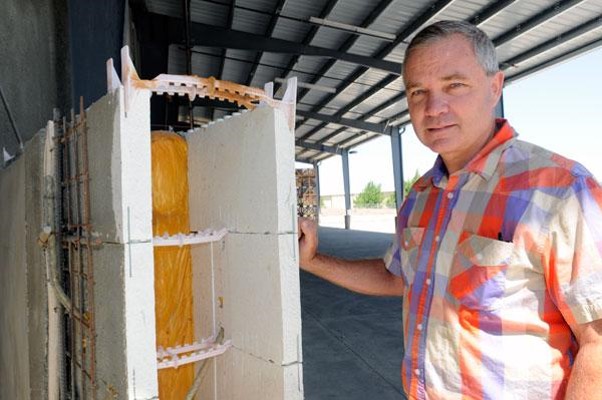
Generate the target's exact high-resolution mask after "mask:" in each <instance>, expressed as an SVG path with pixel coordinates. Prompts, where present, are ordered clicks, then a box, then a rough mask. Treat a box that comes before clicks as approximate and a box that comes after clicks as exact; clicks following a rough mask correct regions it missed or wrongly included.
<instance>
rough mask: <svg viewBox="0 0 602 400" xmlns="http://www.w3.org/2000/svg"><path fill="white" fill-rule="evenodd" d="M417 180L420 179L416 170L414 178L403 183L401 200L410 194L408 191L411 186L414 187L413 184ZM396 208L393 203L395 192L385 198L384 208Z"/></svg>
mask: <svg viewBox="0 0 602 400" xmlns="http://www.w3.org/2000/svg"><path fill="white" fill-rule="evenodd" d="M418 179H420V174H419V173H418V170H416V173H415V174H414V177H413V178H412V179H410V180H409V181H405V182H403V198H404V199H405V198H406V197H407V196H408V194H409V193H410V190H412V186H414V184H415V183H416V181H417V180H418ZM396 206H397V205H396V203H395V192H393V193H390V194H389V195H387V196H386V197H385V207H388V208H395V207H396Z"/></svg>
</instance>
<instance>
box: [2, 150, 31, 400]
mask: <svg viewBox="0 0 602 400" xmlns="http://www.w3.org/2000/svg"><path fill="white" fill-rule="evenodd" d="M25 175H26V171H25V160H24V159H23V158H20V159H19V160H17V161H16V162H15V163H14V164H12V165H11V166H10V167H8V168H7V169H6V170H3V171H0V204H2V207H0V235H2V238H1V239H0V271H1V273H2V279H0V380H1V381H2V384H1V385H0V398H1V399H18V398H23V397H22V396H23V394H24V393H28V392H29V385H30V376H29V343H28V337H27V323H28V318H27V315H28V313H27V265H26V255H25V224H24V223H23V221H25Z"/></svg>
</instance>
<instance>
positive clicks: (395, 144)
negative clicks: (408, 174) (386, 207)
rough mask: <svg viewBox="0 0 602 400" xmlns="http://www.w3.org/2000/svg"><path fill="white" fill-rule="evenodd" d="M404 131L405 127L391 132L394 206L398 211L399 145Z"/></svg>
mask: <svg viewBox="0 0 602 400" xmlns="http://www.w3.org/2000/svg"><path fill="white" fill-rule="evenodd" d="M404 131H405V127H404V128H402V129H401V130H400V129H397V128H394V129H393V131H392V132H391V155H392V156H393V157H392V159H393V180H394V183H395V205H396V208H397V209H398V210H399V207H401V203H403V195H404V193H403V183H404V178H403V145H402V143H401V134H402V133H403V132H404Z"/></svg>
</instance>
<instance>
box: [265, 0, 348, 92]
mask: <svg viewBox="0 0 602 400" xmlns="http://www.w3.org/2000/svg"><path fill="white" fill-rule="evenodd" d="M337 3H338V0H330V1H329V2H328V3H326V5H325V6H324V8H322V11H321V12H320V15H319V17H320V18H327V17H328V16H329V15H330V13H331V12H332V10H333V9H334V7H335V6H336V5H337ZM318 28H319V27H318V26H316V25H312V26H311V28H309V32H308V33H307V34H306V35H305V38H303V44H310V43H311V41H312V40H314V37H316V34H317V33H318ZM339 50H340V49H339ZM347 50H348V49H347ZM347 50H342V51H347ZM299 57H300V56H295V57H293V58H291V60H290V61H289V63H288V65H287V66H286V69H285V70H284V73H282V74H281V75H280V77H281V78H283V79H286V77H287V76H288V74H289V73H290V72H291V71H292V70H293V68H294V67H295V65H296V64H297V62H298V61H299ZM280 86H281V85H280V84H277V85H274V93H276V92H277V91H278V89H280ZM297 98H299V96H298V95H297ZM297 103H299V101H297Z"/></svg>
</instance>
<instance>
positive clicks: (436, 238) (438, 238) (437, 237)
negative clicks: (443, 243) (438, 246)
mask: <svg viewBox="0 0 602 400" xmlns="http://www.w3.org/2000/svg"><path fill="white" fill-rule="evenodd" d="M440 240H441V237H440V236H439V235H437V236H435V242H437V243H438V242H439V241H440Z"/></svg>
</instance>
